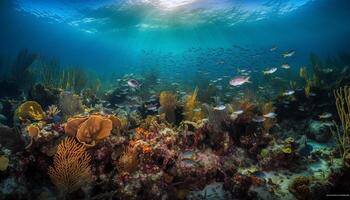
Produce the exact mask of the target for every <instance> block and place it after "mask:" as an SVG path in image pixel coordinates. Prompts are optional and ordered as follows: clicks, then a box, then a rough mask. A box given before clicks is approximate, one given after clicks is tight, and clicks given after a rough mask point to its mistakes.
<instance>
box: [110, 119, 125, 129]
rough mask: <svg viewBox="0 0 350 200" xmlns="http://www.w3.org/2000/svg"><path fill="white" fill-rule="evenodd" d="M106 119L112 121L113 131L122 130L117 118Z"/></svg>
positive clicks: (120, 122)
mask: <svg viewBox="0 0 350 200" xmlns="http://www.w3.org/2000/svg"><path fill="white" fill-rule="evenodd" d="M108 119H110V120H111V121H112V124H113V129H114V130H121V129H122V121H121V120H120V119H119V118H118V117H116V116H114V115H109V116H108Z"/></svg>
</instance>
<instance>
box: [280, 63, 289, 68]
mask: <svg viewBox="0 0 350 200" xmlns="http://www.w3.org/2000/svg"><path fill="white" fill-rule="evenodd" d="M281 67H282V68H283V69H289V68H290V65H289V64H287V63H285V64H283V65H281Z"/></svg>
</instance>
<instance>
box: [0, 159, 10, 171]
mask: <svg viewBox="0 0 350 200" xmlns="http://www.w3.org/2000/svg"><path fill="white" fill-rule="evenodd" d="M9 162H10V161H9V159H8V158H7V157H6V156H0V171H5V170H6V169H7V167H8V166H9Z"/></svg>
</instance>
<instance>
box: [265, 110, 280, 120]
mask: <svg viewBox="0 0 350 200" xmlns="http://www.w3.org/2000/svg"><path fill="white" fill-rule="evenodd" d="M276 116H277V114H276V113H274V112H269V113H267V114H265V115H264V117H266V118H271V119H273V118H276Z"/></svg>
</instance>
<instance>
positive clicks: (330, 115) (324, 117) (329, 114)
mask: <svg viewBox="0 0 350 200" xmlns="http://www.w3.org/2000/svg"><path fill="white" fill-rule="evenodd" d="M332 116H333V115H332V113H328V112H326V113H323V114H322V115H319V116H318V117H319V118H320V119H329V118H331V117H332Z"/></svg>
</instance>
